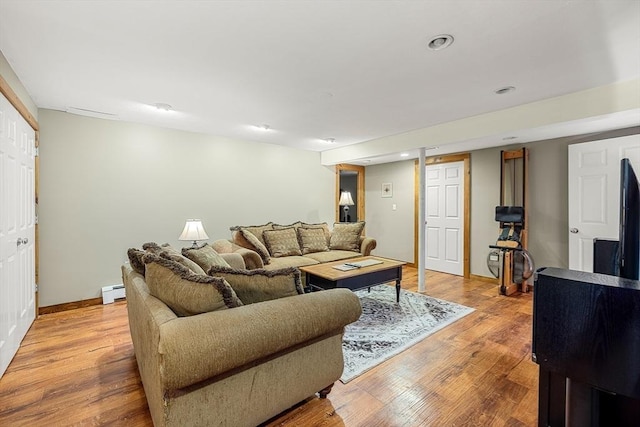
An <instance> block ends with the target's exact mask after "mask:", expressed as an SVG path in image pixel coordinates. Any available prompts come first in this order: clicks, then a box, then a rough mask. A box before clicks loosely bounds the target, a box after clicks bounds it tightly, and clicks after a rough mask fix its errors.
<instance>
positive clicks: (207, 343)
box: [159, 289, 362, 390]
mask: <svg viewBox="0 0 640 427" xmlns="http://www.w3.org/2000/svg"><path fill="white" fill-rule="evenodd" d="M361 312H362V309H361V307H360V300H359V299H358V297H356V296H355V295H354V294H353V293H352V292H351V291H350V290H347V289H331V290H328V291H322V292H314V293H310V294H304V295H297V296H292V297H287V298H281V299H277V300H271V301H265V302H261V303H256V304H251V305H248V306H243V307H237V308H233V309H228V310H220V311H214V312H211V313H204V314H199V315H196V316H191V317H183V318H179V319H176V320H174V321H171V322H166V323H164V324H162V325H161V326H160V335H161V337H160V345H159V352H160V356H161V360H162V365H163V366H162V367H161V369H160V375H161V382H162V384H163V388H164V389H165V390H176V389H180V388H184V387H187V386H190V385H193V384H197V383H199V382H201V381H204V380H207V379H210V378H213V377H215V376H217V375H220V374H223V373H225V372H228V371H230V370H232V369H239V368H242V367H244V366H249V365H250V364H251V363H256V362H257V361H260V360H261V359H264V358H266V357H269V356H272V355H274V354H277V353H279V352H282V351H286V350H287V349H290V348H295V347H298V346H300V345H305V343H308V342H311V341H313V340H315V339H321V338H322V337H326V336H330V335H336V334H341V333H342V332H343V331H344V326H346V325H348V324H349V323H352V322H354V321H356V320H357V319H358V318H359V317H360V314H361ZM196 337H197V339H194V338H196Z"/></svg>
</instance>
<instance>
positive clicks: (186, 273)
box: [142, 254, 243, 316]
mask: <svg viewBox="0 0 640 427" xmlns="http://www.w3.org/2000/svg"><path fill="white" fill-rule="evenodd" d="M142 259H143V261H144V263H145V271H146V275H145V280H146V282H147V286H148V287H149V292H150V293H151V295H153V296H154V297H156V298H158V299H159V300H161V301H162V302H164V303H165V304H166V305H167V306H168V307H169V308H171V310H173V312H174V313H176V315H178V316H192V315H195V314H200V313H207V312H210V311H216V310H222V309H227V308H233V307H239V306H241V305H243V304H242V302H241V301H240V300H239V299H238V297H237V295H236V293H235V292H234V291H233V289H232V288H231V286H230V285H229V284H228V283H227V282H226V281H225V280H224V279H223V278H221V277H211V276H206V275H198V274H194V273H193V272H191V270H189V269H188V268H187V267H185V266H183V265H181V264H179V263H177V262H175V261H171V260H169V259H166V258H161V257H159V256H157V255H154V254H147V255H145V256H144V257H143V258H142Z"/></svg>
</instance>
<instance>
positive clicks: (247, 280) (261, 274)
mask: <svg viewBox="0 0 640 427" xmlns="http://www.w3.org/2000/svg"><path fill="white" fill-rule="evenodd" d="M209 275H210V276H215V277H222V278H223V279H225V280H226V281H227V282H229V284H230V285H231V287H232V288H233V290H234V291H235V293H236V295H238V298H239V299H240V301H242V303H243V304H245V305H246V304H253V303H257V302H262V301H269V300H272V299H277V298H283V297H288V296H293V295H298V294H302V293H304V291H303V290H302V286H301V284H300V270H298V269H297V268H293V267H290V268H283V269H279V270H271V271H267V270H263V269H257V270H234V269H232V268H226V267H211V269H210V270H209Z"/></svg>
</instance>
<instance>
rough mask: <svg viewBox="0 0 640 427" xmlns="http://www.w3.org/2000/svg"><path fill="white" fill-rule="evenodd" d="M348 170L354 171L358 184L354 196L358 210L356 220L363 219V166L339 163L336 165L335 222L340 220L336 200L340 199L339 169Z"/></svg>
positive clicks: (338, 206)
mask: <svg viewBox="0 0 640 427" xmlns="http://www.w3.org/2000/svg"><path fill="white" fill-rule="evenodd" d="M343 170H348V171H355V172H357V174H358V180H357V186H358V194H357V196H356V199H357V200H356V201H355V202H356V206H357V211H358V218H357V220H358V221H364V218H365V216H364V166H358V165H348V164H345V163H340V164H337V165H336V196H335V201H336V205H335V206H336V208H335V212H336V222H340V205H339V204H338V202H339V201H340V171H343Z"/></svg>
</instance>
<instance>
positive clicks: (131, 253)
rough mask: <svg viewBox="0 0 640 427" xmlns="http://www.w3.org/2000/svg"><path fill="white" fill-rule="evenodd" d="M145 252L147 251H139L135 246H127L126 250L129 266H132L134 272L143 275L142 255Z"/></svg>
mask: <svg viewBox="0 0 640 427" xmlns="http://www.w3.org/2000/svg"><path fill="white" fill-rule="evenodd" d="M146 254H147V253H146V252H145V251H141V250H140V249H136V248H129V250H127V256H128V257H129V264H130V265H131V268H133V270H134V271H135V272H136V273H139V274H142V275H143V276H144V262H143V261H142V257H143V256H145V255H146Z"/></svg>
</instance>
